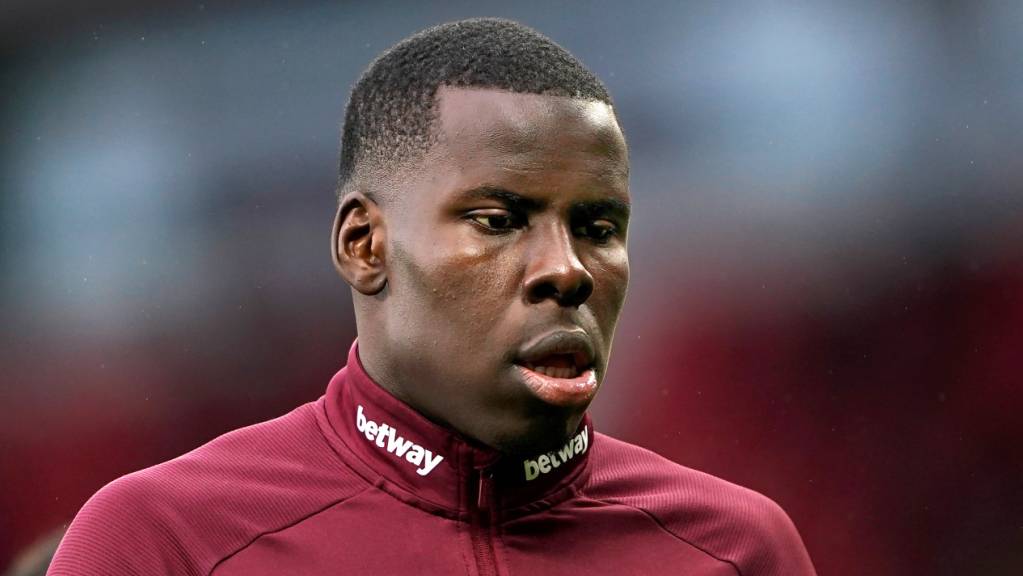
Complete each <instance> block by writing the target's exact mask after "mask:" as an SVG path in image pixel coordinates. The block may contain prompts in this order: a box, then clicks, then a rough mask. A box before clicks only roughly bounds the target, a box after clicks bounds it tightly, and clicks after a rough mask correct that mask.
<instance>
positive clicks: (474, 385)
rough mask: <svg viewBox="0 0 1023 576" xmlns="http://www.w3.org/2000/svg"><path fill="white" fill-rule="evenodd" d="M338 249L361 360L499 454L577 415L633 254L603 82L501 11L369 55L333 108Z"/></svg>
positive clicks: (526, 446) (527, 445)
mask: <svg viewBox="0 0 1023 576" xmlns="http://www.w3.org/2000/svg"><path fill="white" fill-rule="evenodd" d="M342 136H343V141H342V152H341V164H340V180H339V196H340V205H339V209H338V215H337V219H336V221H335V226H334V233H333V236H332V241H331V244H332V250H333V252H334V261H335V265H336V266H337V268H338V270H339V272H340V273H341V275H342V276H343V277H344V278H345V280H346V281H347V282H348V283H349V284H350V285H351V286H352V287H353V289H354V290H353V295H354V299H355V309H356V321H357V324H358V332H359V350H360V358H361V360H362V362H363V364H364V365H365V367H366V370H367V371H368V372H369V374H370V375H371V376H372V377H373V378H374V379H375V380H377V382H379V383H380V384H381V385H382V386H384V387H385V388H387V389H388V390H390V391H391V392H392V393H394V394H395V395H396V396H398V397H399V398H401V399H402V400H404V401H405V402H407V403H408V404H410V405H411V406H413V407H414V408H416V409H417V410H419V411H420V412H422V413H423V414H425V415H426V416H427V417H429V418H431V419H433V420H434V421H437V422H439V423H442V424H444V425H447V426H450V427H452V428H454V429H456V430H458V431H460V432H461V433H463V434H465V435H467V436H469V437H471V438H475V439H476V440H478V441H480V442H482V443H484V444H488V445H491V446H494V447H496V448H500V449H503V450H506V451H512V452H521V451H527V450H534V449H542V448H547V447H551V446H554V445H556V444H559V443H560V442H562V441H563V439H564V438H565V436H567V435H568V434H569V433H571V432H573V431H574V429H575V427H576V426H577V425H578V423H579V420H580V418H581V417H582V414H583V412H584V411H585V409H586V407H587V406H588V405H589V402H590V401H591V400H592V398H593V395H594V394H595V393H596V390H597V387H598V385H599V381H600V380H601V379H602V378H603V375H604V373H605V369H606V364H607V359H608V354H609V353H610V347H611V339H612V336H613V333H614V327H615V323H616V321H617V319H618V313H619V311H620V309H621V306H622V303H623V301H624V298H625V291H626V287H627V284H628V276H629V265H628V254H627V252H626V228H627V225H628V216H629V215H628V212H629V191H628V154H627V150H626V146H625V140H624V138H623V136H622V133H621V130H620V128H619V126H618V123H617V120H616V117H615V114H614V111H613V109H612V107H611V102H610V97H609V96H608V94H607V91H606V90H605V89H604V87H603V85H601V83H600V81H599V80H597V78H596V77H595V76H593V74H592V73H590V72H589V71H588V70H586V69H585V68H584V67H583V66H582V65H581V64H580V63H579V62H578V61H577V60H575V58H573V57H572V56H571V55H570V54H569V53H568V52H566V51H565V50H564V49H562V48H561V47H559V46H557V45H556V44H554V43H553V42H551V41H550V40H549V39H547V38H545V37H543V36H541V35H540V34H538V33H537V32H535V31H532V30H530V29H528V28H525V27H524V26H521V25H519V24H516V23H513V22H509V21H504V20H493V19H483V20H469V21H462V22H456V23H452V24H446V25H443V26H439V27H436V28H431V29H429V30H426V31H424V32H421V33H419V34H417V35H415V36H413V37H411V38H409V39H407V40H405V41H403V42H401V43H399V44H398V45H396V46H395V47H393V48H392V49H391V50H389V51H387V52H385V53H384V54H383V55H381V56H380V57H379V58H378V59H377V60H376V61H375V62H374V63H373V64H372V65H371V66H370V68H369V69H368V70H367V72H366V73H365V74H364V75H363V77H362V78H361V79H360V80H359V82H358V84H357V85H356V87H355V89H354V90H353V92H352V96H351V100H350V101H349V104H348V109H347V112H346V115H345V125H344V128H343V135H342Z"/></svg>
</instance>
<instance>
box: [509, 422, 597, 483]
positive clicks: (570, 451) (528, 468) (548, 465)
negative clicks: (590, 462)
mask: <svg viewBox="0 0 1023 576" xmlns="http://www.w3.org/2000/svg"><path fill="white" fill-rule="evenodd" d="M589 431H590V427H589V426H583V429H582V430H581V431H580V432H579V433H578V434H576V435H575V436H573V437H571V438H569V439H568V442H565V445H564V446H562V447H561V449H560V450H558V451H557V452H548V453H546V454H541V455H540V456H538V457H537V458H535V459H526V460H523V461H522V465H523V467H524V468H525V472H526V480H535V479H536V478H538V477H539V476H540V475H541V474H547V473H549V472H550V471H551V470H554V469H555V468H558V467H559V466H561V465H562V464H564V463H565V462H568V461H569V460H571V459H572V458H575V457H576V456H578V455H580V454H582V453H584V452H586V450H587V449H588V448H589V447H590V435H589Z"/></svg>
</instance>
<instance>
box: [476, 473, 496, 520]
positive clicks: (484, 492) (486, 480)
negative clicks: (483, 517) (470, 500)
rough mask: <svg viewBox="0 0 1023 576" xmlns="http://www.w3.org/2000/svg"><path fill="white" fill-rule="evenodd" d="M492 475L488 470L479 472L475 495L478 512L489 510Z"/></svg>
mask: <svg viewBox="0 0 1023 576" xmlns="http://www.w3.org/2000/svg"><path fill="white" fill-rule="evenodd" d="M493 477H494V475H493V474H491V472H490V471H489V470H480V482H479V493H478V494H477V495H476V507H477V508H479V509H480V510H489V509H490V492H491V484H492V482H493Z"/></svg>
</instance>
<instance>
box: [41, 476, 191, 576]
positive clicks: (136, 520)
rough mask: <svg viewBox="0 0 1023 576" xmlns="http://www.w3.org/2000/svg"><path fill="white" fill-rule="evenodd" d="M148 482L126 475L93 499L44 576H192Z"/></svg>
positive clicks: (186, 560)
mask: <svg viewBox="0 0 1023 576" xmlns="http://www.w3.org/2000/svg"><path fill="white" fill-rule="evenodd" d="M151 484H152V481H151V480H149V479H147V478H146V477H144V476H140V475H138V473H136V474H132V475H128V476H125V477H123V478H120V479H118V480H115V481H114V482H111V483H110V484H108V485H107V486H105V487H103V488H102V489H101V490H100V491H99V492H97V493H96V494H95V495H93V497H92V498H90V499H89V501H88V502H86V503H85V506H83V507H82V509H81V510H80V511H79V512H78V515H77V516H75V519H74V521H72V522H71V525H70V526H69V527H68V531H67V534H65V536H64V539H63V540H61V543H60V546H59V547H58V548H57V553H56V555H55V556H54V558H53V561H52V562H51V563H50V568H49V570H48V571H47V572H46V574H47V576H65V575H66V576H71V575H74V576H83V575H91V574H104V575H111V576H120V575H125V576H127V575H132V576H135V575H137V576H142V575H151V574H175V575H176V574H182V575H184V574H194V573H195V572H194V570H192V569H191V568H190V562H189V560H188V551H187V549H186V548H185V546H183V545H182V543H181V542H180V539H179V536H178V534H177V531H176V530H174V529H173V527H172V526H170V525H168V522H169V519H168V518H166V517H161V516H164V515H163V514H161V513H158V510H159V509H160V508H161V506H159V504H158V502H157V498H158V496H156V494H159V492H158V491H157V490H154V487H153V486H151Z"/></svg>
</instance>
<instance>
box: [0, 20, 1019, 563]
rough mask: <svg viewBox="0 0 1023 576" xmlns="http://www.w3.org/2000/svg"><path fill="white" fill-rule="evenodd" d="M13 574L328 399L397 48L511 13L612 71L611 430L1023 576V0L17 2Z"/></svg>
mask: <svg viewBox="0 0 1023 576" xmlns="http://www.w3.org/2000/svg"><path fill="white" fill-rule="evenodd" d="M0 14H2V20H0V38H2V39H0V45H2V46H3V48H4V49H3V54H4V55H3V56H2V62H3V76H2V88H3V96H2V98H3V102H4V106H3V109H2V112H0V114H2V123H3V126H4V129H3V133H2V134H3V136H2V137H3V141H2V144H0V175H2V176H0V178H2V179H0V182H2V186H3V188H2V195H0V321H2V326H3V338H2V340H0V368H2V374H0V377H2V387H0V402H2V403H3V406H4V411H5V412H4V416H5V417H4V418H3V419H2V421H0V442H2V455H0V458H2V460H0V474H2V476H0V477H2V481H3V485H4V490H3V491H0V567H2V566H4V565H5V564H6V563H8V562H9V561H11V560H12V559H13V558H14V557H15V555H16V553H17V551H18V550H20V549H22V548H24V547H25V546H28V545H29V544H30V543H32V542H33V541H35V540H36V539H38V538H40V537H42V536H43V535H44V534H46V533H48V532H49V531H50V530H51V529H53V528H56V527H59V526H61V525H63V524H65V523H66V522H68V521H69V520H70V519H71V518H72V517H73V515H74V513H75V511H76V510H77V509H78V508H79V507H80V506H81V504H82V503H83V502H84V500H85V499H86V498H87V497H88V496H89V495H90V494H91V493H93V492H94V491H95V490H97V489H98V488H99V487H100V486H102V485H103V484H104V483H106V482H108V481H110V480H112V479H113V478H115V477H116V476H118V475H120V474H123V473H126V472H129V471H131V470H134V469H137V468H140V467H144V466H148V465H151V464H154V463H156V462H159V461H162V460H164V459H167V458H170V457H172V456H175V455H177V454H180V453H182V452H184V451H186V450H188V449H190V448H192V447H195V446H196V445H198V444H200V443H202V442H204V441H206V440H208V439H210V438H212V437H214V436H215V435H217V434H219V433H222V432H224V431H226V430H229V429H232V428H235V427H238V426H241V425H245V424H249V423H253V422H256V421H259V420H262V419H266V418H270V417H273V416H275V415H278V414H280V413H282V412H284V411H286V410H288V409H290V408H291V407H293V406H295V405H297V404H299V403H301V402H305V401H308V400H312V399H315V398H316V397H317V396H318V395H319V394H321V393H322V390H323V389H324V387H325V385H326V382H327V380H328V379H329V378H330V376H331V375H332V374H333V372H334V371H335V370H336V369H338V368H339V367H340V366H341V365H342V363H343V362H344V359H345V353H346V352H347V349H348V346H349V345H350V343H351V340H352V338H354V336H355V327H354V319H353V314H352V310H351V304H350V303H349V301H350V299H349V293H348V289H347V287H346V286H345V285H344V284H343V282H342V280H341V279H340V278H338V277H337V276H336V274H335V273H334V271H333V269H332V267H331V264H330V258H329V251H328V239H329V231H330V225H331V220H332V217H333V211H334V196H333V186H334V181H335V177H336V164H337V151H338V131H339V126H340V121H341V116H342V111H343V107H344V104H345V101H346V99H347V94H348V91H349V90H350V88H351V86H352V84H353V83H354V81H355V80H356V79H357V77H358V75H359V73H360V72H361V70H362V69H363V68H364V67H365V66H366V65H367V64H368V63H369V61H370V60H371V59H372V58H373V57H374V56H375V55H377V54H378V53H379V52H380V51H381V50H383V49H385V48H387V47H388V46H390V45H391V44H393V43H394V42H396V41H398V40H400V39H401V38H403V37H405V36H407V35H409V34H410V33H412V32H415V31H417V30H419V29H421V28H424V27H426V26H429V25H432V24H436V23H440V22H444V21H448V20H454V19H458V18H464V17H470V16H484V15H486V16H505V17H510V18H514V19H517V20H520V21H522V22H524V23H526V24H528V25H531V26H533V27H535V28H537V29H538V30H540V31H541V32H543V33H545V34H547V35H549V36H551V37H552V38H553V39H555V40H556V41H557V42H559V43H560V44H562V45H563V46H565V47H566V48H568V49H569V50H570V51H572V52H573V53H574V54H575V55H576V56H578V57H579V58H580V59H581V60H582V61H583V62H584V63H586V64H587V65H588V66H589V67H590V68H591V69H592V70H593V71H594V72H596V73H597V75H598V76H600V77H601V78H602V79H603V80H604V82H605V83H606V84H607V85H608V87H609V89H610V91H611V93H612V95H613V96H614V98H615V101H616V107H617V110H618V114H619V116H620V118H621V121H622V123H623V127H624V130H625V132H626V135H627V138H628V140H629V144H630V147H631V158H632V181H631V185H632V194H633V201H634V206H635V208H634V220H633V224H632V226H631V227H630V239H629V242H630V251H631V255H632V265H633V277H632V285H631V288H630V294H629V301H628V303H627V304H626V310H625V313H624V316H623V319H622V322H621V324H620V328H619V332H618V335H617V340H616V342H615V344H616V345H615V352H614V357H613V360H612V368H611V372H610V375H609V377H608V379H607V381H606V382H605V384H604V387H603V389H602V391H601V394H600V396H599V397H598V400H597V402H596V404H595V406H594V409H593V412H594V416H595V420H596V424H597V426H598V428H600V429H601V430H603V431H604V432H609V433H611V434H614V435H617V436H620V437H623V438H625V439H627V440H630V441H633V442H637V443H640V444H643V445H645V446H648V447H650V448H652V449H654V450H656V451H658V452H660V453H662V454H664V455H666V456H668V457H670V458H672V459H674V460H676V461H678V462H681V463H683V464H685V465H688V466H691V467H695V468H699V469H702V470H705V471H708V472H711V473H713V474H716V475H719V476H722V477H724V478H726V479H728V480H731V481H734V482H737V483H740V484H743V485H746V486H749V487H752V488H754V489H757V490H759V491H762V492H764V493H766V494H767V495H768V496H770V497H772V498H774V499H775V500H777V501H778V502H779V503H781V504H782V506H783V507H785V508H786V510H788V511H789V512H790V514H791V515H792V517H793V519H794V520H795V522H796V524H797V526H798V527H799V528H800V530H801V532H802V534H803V537H804V540H805V541H806V543H807V546H808V548H809V550H810V553H811V555H812V556H813V558H814V561H815V563H816V564H817V567H818V570H819V571H820V572H821V573H822V574H879V575H888V574H891V575H895V574H909V573H915V574H939V575H940V574H950V575H951V574H1009V573H1019V572H1020V571H1023V525H1021V524H1020V521H1019V517H1020V515H1021V514H1023V491H1021V490H1020V486H1021V485H1023V452H1021V450H1020V448H1019V447H1020V444H1021V441H1023V423H1021V418H1020V416H1019V415H1020V413H1021V409H1023V376H1021V374H1023V370H1021V368H1023V162H1021V160H1020V156H1021V151H1023V41H1021V32H1020V31H1021V30H1023V4H1021V3H1019V2H1008V1H1005V2H998V1H981V2H920V1H907V2H897V3H895V2H877V1H855V2H854V1H851V0H847V1H839V2H828V3H808V2H796V1H792V2H691V3H685V4H680V3H672V2H665V3H656V2H643V3H628V4H624V3H616V2H588V3H574V2H552V1H547V2H516V3H496V2H480V1H476V2H448V3H443V4H437V5H428V4H425V3H415V2H375V3H372V4H371V3H352V2H313V1H302V2H298V1H293V2H283V1H281V2H247V3H242V2H226V3H214V2H210V3H198V4H196V3H189V4H182V3H172V2H156V3H150V4H147V5H146V6H144V7H142V6H139V5H137V4H136V3H130V2H122V1H115V0H100V1H97V2H91V3H70V2H63V1H60V0H47V1H37V2H29V1H27V0H14V1H8V2H6V3H5V7H4V8H2V9H0Z"/></svg>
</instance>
